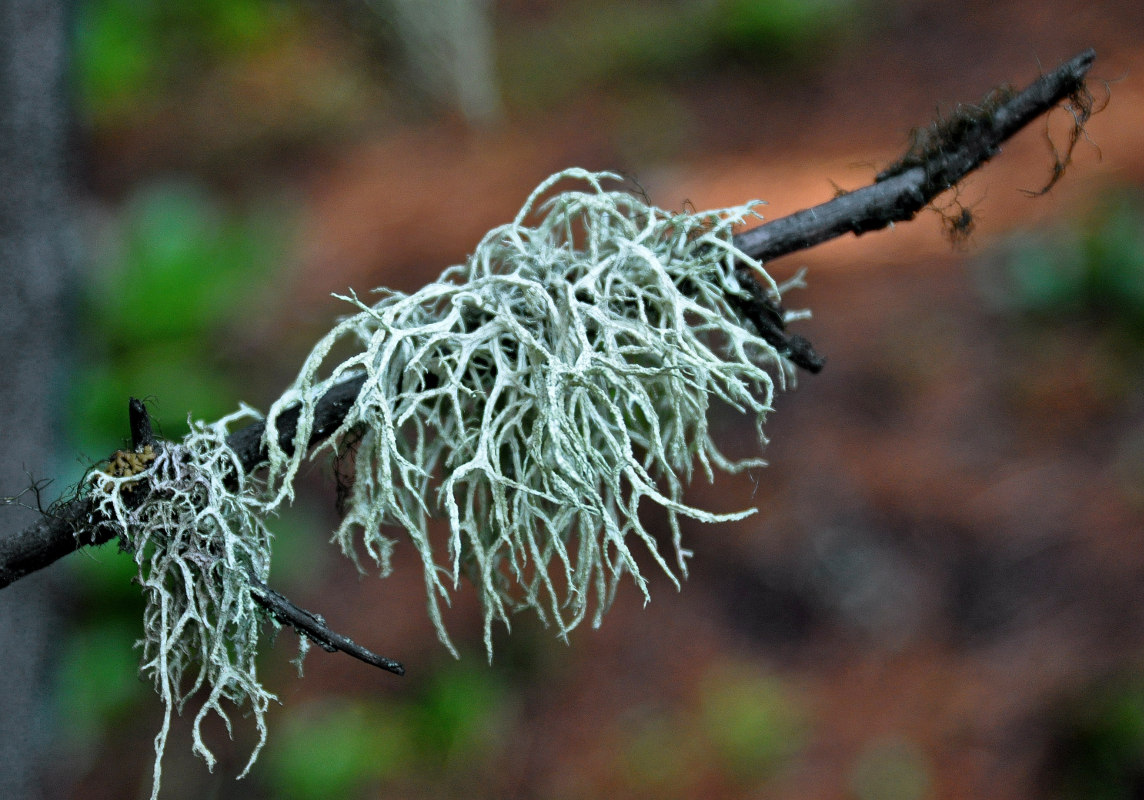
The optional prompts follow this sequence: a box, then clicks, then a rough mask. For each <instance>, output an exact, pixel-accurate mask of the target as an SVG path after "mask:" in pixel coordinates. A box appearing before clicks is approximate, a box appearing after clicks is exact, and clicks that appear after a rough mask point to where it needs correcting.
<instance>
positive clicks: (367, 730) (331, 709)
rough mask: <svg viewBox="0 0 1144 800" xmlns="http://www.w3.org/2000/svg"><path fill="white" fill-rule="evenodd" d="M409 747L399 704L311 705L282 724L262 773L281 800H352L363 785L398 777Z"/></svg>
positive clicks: (407, 732) (363, 701)
mask: <svg viewBox="0 0 1144 800" xmlns="http://www.w3.org/2000/svg"><path fill="white" fill-rule="evenodd" d="M412 746H413V745H412V744H411V741H410V737H409V724H408V722H407V709H405V708H403V707H402V706H401V704H400V703H381V702H376V701H369V700H353V701H334V702H321V703H313V704H311V705H309V706H307V707H303V708H301V709H296V710H295V711H294V712H293V713H291V715H290V718H289V719H287V720H285V722H284V724H283V726H282V729H281V731H279V732H278V733H277V735H276V736H275V739H274V742H273V743H272V745H271V746H270V748H269V753H268V755H269V760H268V764H267V767H266V770H265V771H266V772H268V777H269V782H270V784H271V786H272V788H273V790H274V791H273V796H274V797H278V798H282V800H325V798H329V797H353V796H354V795H355V792H354V790H355V789H357V788H359V787H361V786H362V785H363V784H365V783H367V782H370V781H375V780H376V781H381V780H392V779H394V778H396V777H399V776H400V775H401V773H402V771H403V770H404V769H406V767H407V765H408V764H409V762H410V759H411V748H412Z"/></svg>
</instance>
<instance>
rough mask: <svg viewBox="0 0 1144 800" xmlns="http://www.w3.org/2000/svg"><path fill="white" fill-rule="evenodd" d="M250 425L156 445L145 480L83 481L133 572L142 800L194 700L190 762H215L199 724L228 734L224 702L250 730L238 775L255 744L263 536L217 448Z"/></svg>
mask: <svg viewBox="0 0 1144 800" xmlns="http://www.w3.org/2000/svg"><path fill="white" fill-rule="evenodd" d="M257 418H258V416H257V415H256V414H254V413H253V412H252V411H251V410H250V409H243V410H241V411H239V412H237V413H235V414H232V415H230V416H228V417H226V418H224V419H222V420H219V421H218V422H216V423H213V424H204V423H200V422H195V423H193V424H192V430H191V433H190V434H189V435H188V436H187V437H186V438H185V439H184V440H183V441H182V443H180V444H173V443H168V444H165V445H161V446H160V447H159V448H158V449H157V450H156V451H155V457H154V459H153V460H152V461H150V463H149V464H148V466H147V469H146V471H145V472H141V473H134V474H132V473H131V472H130V471H126V472H121V473H120V474H116V473H115V472H112V473H111V474H109V473H108V472H103V471H92V472H90V473H89V474H88V476H87V479H86V481H87V484H88V488H89V490H90V493H91V496H92V498H93V500H94V501H95V506H96V509H97V510H98V511H99V512H100V514H101V515H102V517H103V518H105V519H107V520H109V523H110V524H112V525H115V526H116V527H117V528H118V531H119V536H120V543H121V546H122V547H123V548H124V549H125V550H127V551H128V552H130V553H131V554H132V555H133V556H134V558H135V562H136V564H137V565H138V567H139V575H138V580H139V583H140V585H141V586H142V587H143V596H144V600H145V601H146V607H145V610H144V614H143V639H142V640H141V641H140V643H139V645H140V646H141V647H142V650H143V656H142V666H141V670H142V672H143V674H144V675H145V676H147V677H148V678H150V679H151V681H152V682H153V683H154V686H155V691H156V692H157V693H158V694H159V696H160V697H161V698H162V700H163V705H164V708H165V712H166V713H165V715H164V717H163V725H162V728H161V729H160V731H159V734H158V735H157V736H156V737H155V754H156V758H155V771H154V782H153V789H152V795H151V797H152V798H153V800H154V798H156V797H158V793H159V779H160V776H161V764H162V756H163V750H164V748H165V746H166V741H167V733H168V731H169V729H170V724H171V712H172V711H173V710H178V711H179V713H180V714H181V713H182V712H183V709H184V707H185V705H186V703H187V701H188V700H190V699H191V698H192V696H194V695H196V694H197V693H198V692H200V690H202V691H204V692H205V693H206V697H205V699H202V700H201V705H200V706H199V710H198V711H197V712H196V714H195V719H194V726H193V736H194V751H195V752H196V753H197V754H198V755H200V756H202V758H203V759H204V760H205V761H206V762H207V765H208V766H210V767H213V765H214V761H215V758H214V755H213V754H212V753H211V751H210V749H209V748H208V747H207V746H206V744H205V743H204V742H203V738H202V724H203V721H204V720H205V719H206V718H207V716H208V715H210V714H211V713H214V714H217V715H218V716H219V717H220V718H221V719H222V720H223V722H224V723H225V725H226V727H227V730H228V731H230V729H231V723H230V718H229V716H228V712H227V710H226V709H225V708H224V705H223V704H224V702H225V703H230V704H232V705H234V706H235V707H236V708H240V709H241V708H244V707H248V708H249V712H250V713H251V714H252V715H253V717H254V720H255V724H256V725H257V728H258V733H259V740H258V744H257V745H256V746H255V748H254V751H253V752H252V753H251V755H250V760H249V761H248V763H247V766H246V769H244V770H243V774H244V775H245V774H246V772H247V771H248V770H249V769H250V766H251V765H252V764H253V763H254V761H255V759H256V758H257V757H258V752H259V750H261V748H262V745H263V744H264V743H265V741H266V710H267V708H268V707H269V704H270V701H271V700H274V699H275V697H274V695H273V694H271V693H270V692H268V691H266V689H265V688H264V687H263V686H262V684H261V683H259V681H258V677H257V674H256V670H255V656H256V655H257V652H258V638H259V633H260V629H261V627H262V624H263V622H264V621H265V620H266V615H265V613H264V612H263V611H262V609H261V608H259V607H258V606H257V604H256V603H255V602H254V600H253V598H252V597H251V593H250V577H251V576H254V577H256V578H258V579H259V580H261V581H266V580H267V578H268V575H269V571H270V539H271V536H270V532H269V530H268V529H267V528H266V525H265V522H264V520H265V518H266V513H265V507H264V504H263V502H262V499H261V496H262V492H261V490H260V487H259V486H258V485H257V484H255V483H254V482H253V481H252V480H251V479H250V478H247V477H245V476H244V475H243V474H242V470H241V467H240V462H239V459H238V458H237V456H236V455H235V454H234V452H233V451H232V450H230V448H229V447H227V445H226V435H227V433H228V429H229V427H230V426H231V425H233V424H235V423H241V422H247V423H249V422H251V421H253V420H254V419H257ZM144 491H145V492H146V496H145V497H143V499H142V500H137V498H136V497H135V496H134V495H135V494H136V493H141V492H144ZM302 641H303V642H305V639H303V640H302Z"/></svg>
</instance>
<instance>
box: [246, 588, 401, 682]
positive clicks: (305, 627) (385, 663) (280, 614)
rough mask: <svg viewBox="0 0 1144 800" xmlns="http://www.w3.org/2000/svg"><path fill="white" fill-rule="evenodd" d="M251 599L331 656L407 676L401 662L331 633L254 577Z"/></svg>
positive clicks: (313, 616)
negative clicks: (349, 657) (339, 656)
mask: <svg viewBox="0 0 1144 800" xmlns="http://www.w3.org/2000/svg"><path fill="white" fill-rule="evenodd" d="M250 596H251V597H253V598H254V601H255V602H256V603H258V604H259V605H260V606H262V607H263V608H265V609H266V610H267V611H268V612H270V614H272V615H273V616H274V618H275V619H277V620H278V621H279V622H281V623H282V624H284V625H289V626H291V627H292V628H294V630H295V631H297V632H298V635H300V636H305V637H306V638H308V639H310V640H311V641H313V642H314V643H315V644H317V645H318V647H320V648H322V649H323V650H325V651H326V652H327V653H336V652H338V651H341V652H343V653H346V654H347V655H351V656H353V657H354V658H356V659H358V660H359V661H364V662H365V663H367V664H370V665H372V666H375V667H378V668H380V669H383V670H385V671H386V672H392V673H393V674H394V675H404V674H405V667H403V666H402V665H401V664H400V663H399V662H397V661H394V660H393V659H392V658H386V657H385V656H379V655H378V654H377V653H374V652H373V651H371V650H367V649H366V648H364V647H362V646H361V645H360V644H357V643H356V642H354V641H353V640H352V639H349V638H347V637H345V636H342V635H341V634H340V633H336V632H335V631H332V630H330V628H329V626H328V625H326V621H325V620H324V619H322V617H320V616H319V615H317V614H314V613H313V612H310V611H307V610H306V609H304V608H299V607H298V606H296V605H294V604H293V603H291V602H290V600H289V599H287V598H286V597H284V596H283V595H281V594H279V593H278V592H276V591H274V590H273V589H271V588H270V587H269V586H267V585H266V584H265V583H263V582H262V581H260V580H258V578H255V577H254V576H253V575H251V576H250Z"/></svg>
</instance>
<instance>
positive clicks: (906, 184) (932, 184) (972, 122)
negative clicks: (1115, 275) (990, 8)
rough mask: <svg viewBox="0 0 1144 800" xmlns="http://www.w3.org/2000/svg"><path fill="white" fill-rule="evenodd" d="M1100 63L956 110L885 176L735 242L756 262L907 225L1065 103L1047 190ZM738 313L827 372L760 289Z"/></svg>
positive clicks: (920, 136) (1087, 109)
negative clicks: (1062, 140) (1069, 121)
mask: <svg viewBox="0 0 1144 800" xmlns="http://www.w3.org/2000/svg"><path fill="white" fill-rule="evenodd" d="M1095 59H1096V53H1095V52H1094V51H1093V50H1091V49H1089V50H1085V51H1084V52H1083V53H1081V54H1080V55H1078V56H1076V57H1075V58H1073V59H1071V60H1069V61H1066V62H1065V63H1064V64H1062V65H1061V66H1059V67H1057V68H1056V69H1055V70H1053V71H1052V72H1050V73H1047V74H1045V75H1042V76H1041V77H1040V78H1038V79H1037V80H1036V81H1034V82H1033V83H1032V84H1031V85H1029V87H1028V88H1026V89H1025V90H1024V91H1022V92H1015V91H1014V90H1012V89H1011V88H1008V87H998V88H997V89H994V90H993V91H992V92H990V93H989V95H987V96H986V98H985V99H984V100H983V101H982V102H981V104H979V105H965V106H959V107H958V108H957V109H956V110H955V111H954V113H953V114H952V115H951V116H950V117H949V118H947V119H943V120H939V121H937V122H935V123H934V124H933V125H931V126H930V127H929V128H924V129H920V130H918V131H915V133H914V136H913V139H914V141H913V144H912V145H911V147H910V149H909V150H908V151H907V152H906V154H905V155H903V156H902V158H900V159H899V160H898V161H897V162H895V163H894V164H892V165H891V166H889V167H887V168H886V169H885V170H883V171H882V172H880V173H879V174H878V176H877V178H876V179H875V181H874V183H872V184H870V185H869V186H865V187H863V188H861V189H856V190H854V191H852V192H848V193H846V194H843V195H840V196H839V197H836V198H834V199H833V200H830V201H829V202H826V203H822V204H821V205H817V206H814V207H813V208H808V209H804V210H802V211H796V212H795V213H794V214H791V215H790V216H786V217H783V218H781V219H776V220H774V221H773V222H767V223H765V224H763V225H760V226H759V227H757V228H752V229H751V230H749V231H744V232H743V233H740V234H738V235H737V236H736V237H735V244H736V245H737V246H738V247H739V249H740V250H742V251H743V252H745V253H747V254H748V255H750V256H752V257H753V258H757V259H759V260H761V261H773V260H774V259H776V258H779V257H781V256H784V255H787V254H789V253H794V252H797V251H799V250H806V249H809V248H811V247H814V246H815V245H816V244H821V243H823V242H826V241H829V240H831V239H835V238H837V237H839V236H842V235H843V234H846V233H853V234H854V235H855V236H861V235H862V234H863V233H868V232H870V231H876V230H881V229H882V228H886V227H888V226H890V225H892V224H893V223H895V222H907V221H909V220H911V219H913V218H914V217H915V216H916V215H917V213H918V212H919V211H921V210H922V209H923V208H925V207H926V206H927V205H929V204H930V203H931V202H932V201H933V199H934V198H935V197H937V196H938V195H939V194H941V193H942V192H944V191H946V190H948V189H950V188H952V187H953V186H955V185H956V184H957V183H958V182H959V181H960V180H961V179H962V178H964V177H965V176H966V175H968V174H969V173H970V172H972V171H973V170H975V169H977V168H978V167H980V166H981V165H983V164H984V163H985V162H986V161H988V160H989V159H991V158H992V157H993V156H995V155H997V153H999V152H1001V145H1002V143H1003V142H1005V141H1006V140H1007V139H1009V138H1010V137H1012V136H1013V134H1015V133H1017V131H1019V130H1021V129H1022V128H1024V127H1025V126H1026V125H1028V124H1029V123H1030V122H1032V121H1033V120H1034V119H1036V118H1037V117H1039V116H1041V115H1042V114H1045V113H1047V112H1048V111H1050V110H1052V109H1053V108H1055V107H1056V106H1057V105H1059V104H1060V103H1062V102H1064V101H1066V100H1068V101H1069V102H1070V104H1071V110H1072V112H1073V116H1074V120H1075V123H1076V125H1075V129H1074V132H1073V136H1072V137H1071V139H1070V142H1069V147H1068V149H1067V151H1066V153H1065V155H1064V156H1063V157H1061V156H1059V155H1056V153H1055V151H1054V155H1055V163H1054V165H1053V173H1052V176H1051V177H1050V179H1049V182H1048V184H1046V186H1045V187H1044V188H1043V189H1042V190H1041V192H1040V193H1043V192H1045V191H1047V190H1048V189H1049V188H1051V187H1052V186H1053V184H1055V183H1056V182H1057V180H1058V179H1059V178H1060V176H1061V174H1062V173H1063V172H1064V168H1065V167H1066V166H1067V165H1068V163H1069V157H1070V156H1071V154H1072V147H1073V146H1074V145H1075V144H1076V142H1077V139H1078V134H1079V132H1080V130H1081V129H1082V126H1083V125H1084V123H1085V122H1086V121H1087V120H1088V117H1089V116H1090V115H1091V113H1092V97H1091V95H1089V94H1088V91H1087V89H1086V88H1085V76H1086V75H1087V74H1088V71H1089V69H1090V68H1091V67H1092V64H1093V61H1094V60H1095ZM740 282H742V281H740ZM740 308H741V313H743V315H744V316H745V317H747V318H748V319H750V320H751V322H753V323H754V324H755V327H757V328H758V329H759V331H760V333H761V334H762V335H763V337H764V338H765V339H766V340H767V341H768V342H770V343H771V344H772V345H774V346H775V347H777V348H778V349H779V352H782V353H783V354H784V355H786V356H787V358H789V359H790V360H791V361H792V362H793V363H795V364H796V365H798V366H800V367H802V368H803V369H806V370H808V371H810V372H818V371H819V370H820V369H821V368H822V364H823V361H822V358H821V357H820V356H818V354H816V353H815V352H814V350H813V348H811V347H810V343H809V342H807V341H806V340H805V339H803V338H802V337H800V336H792V335H790V334H788V333H787V332H786V330H785V327H786V326H785V325H784V324H783V317H782V309H781V308H780V307H779V306H778V305H777V304H776V303H775V301H774V300H773V299H772V298H768V297H766V296H765V295H764V294H763V293H762V290H761V289H758V291H757V292H755V296H753V297H752V298H751V300H749V301H742V302H741V303H740Z"/></svg>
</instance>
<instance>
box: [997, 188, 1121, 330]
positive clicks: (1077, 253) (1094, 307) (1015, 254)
mask: <svg viewBox="0 0 1144 800" xmlns="http://www.w3.org/2000/svg"><path fill="white" fill-rule="evenodd" d="M982 282H983V286H984V288H985V291H986V292H987V294H988V296H989V297H990V299H991V300H992V301H993V302H994V303H995V304H996V305H997V306H999V307H1000V308H1003V309H1006V310H1009V311H1013V312H1018V313H1023V314H1027V315H1031V316H1036V317H1042V318H1051V319H1060V318H1061V317H1067V318H1074V319H1075V318H1087V319H1092V320H1094V321H1098V322H1100V323H1102V324H1105V325H1108V326H1110V327H1113V328H1119V329H1121V330H1124V331H1127V332H1129V333H1131V334H1132V335H1133V336H1136V337H1141V336H1144V195H1142V194H1141V193H1140V192H1139V191H1131V190H1128V189H1114V190H1112V191H1110V192H1108V193H1107V194H1106V195H1105V197H1104V198H1103V199H1102V200H1101V201H1100V202H1099V203H1098V204H1097V205H1096V207H1095V208H1094V209H1093V210H1092V211H1091V212H1090V213H1089V214H1088V215H1087V216H1086V217H1085V219H1083V220H1081V221H1080V223H1078V224H1077V225H1076V226H1075V227H1073V228H1069V229H1065V230H1055V231H1049V232H1043V233H1028V232H1027V233H1021V234H1018V235H1016V236H1014V237H1013V238H1012V239H1011V240H1010V241H1009V242H1007V243H1005V244H1004V245H1003V246H1002V247H1001V248H1000V251H999V253H997V254H996V255H995V256H994V257H993V258H990V259H988V263H987V265H986V269H985V270H984V271H983V273H982Z"/></svg>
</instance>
